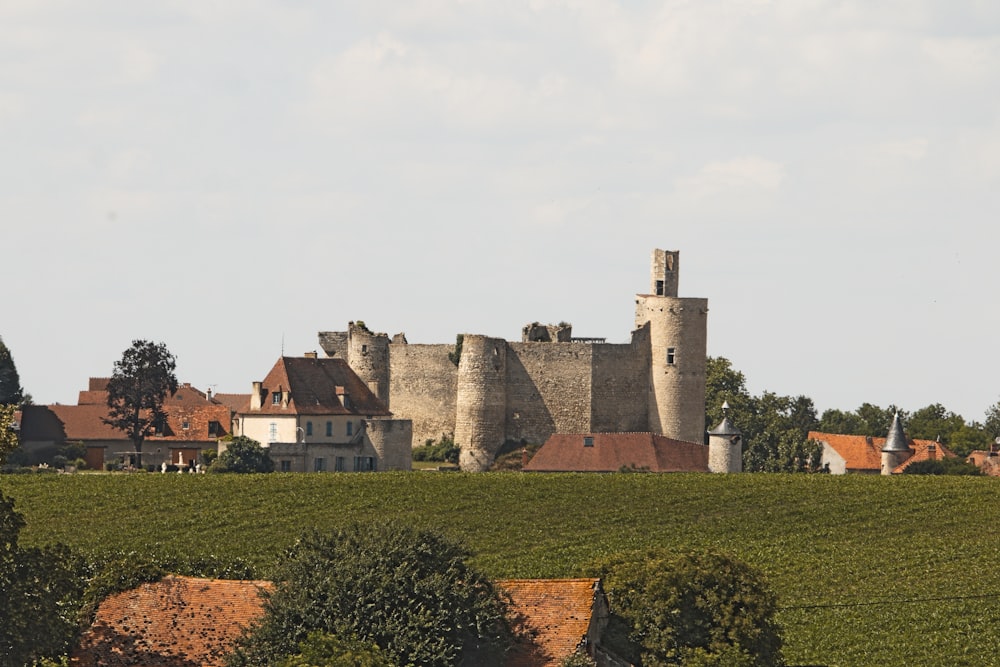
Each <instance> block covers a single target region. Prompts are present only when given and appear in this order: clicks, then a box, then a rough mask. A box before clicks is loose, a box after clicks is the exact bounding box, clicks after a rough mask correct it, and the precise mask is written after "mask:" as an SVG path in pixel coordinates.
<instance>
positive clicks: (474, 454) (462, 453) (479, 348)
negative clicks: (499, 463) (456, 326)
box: [455, 334, 507, 472]
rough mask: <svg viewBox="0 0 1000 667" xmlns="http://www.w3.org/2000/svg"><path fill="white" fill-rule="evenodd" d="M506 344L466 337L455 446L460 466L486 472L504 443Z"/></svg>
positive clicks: (467, 335)
mask: <svg viewBox="0 0 1000 667" xmlns="http://www.w3.org/2000/svg"><path fill="white" fill-rule="evenodd" d="M506 366H507V341H505V340H503V339H500V338H489V337H487V336H480V335H471V334H466V335H465V337H464V339H463V341H462V358H461V359H459V362H458V391H457V395H456V403H457V405H456V410H455V442H456V443H457V444H458V446H459V448H460V450H459V461H458V463H459V466H460V467H461V468H462V470H465V471H468V472H482V471H485V470H487V469H489V467H490V465H491V464H492V463H493V459H494V457H495V456H496V453H497V450H499V449H500V446H501V445H503V442H504V435H505V432H504V423H505V419H506V414H507V412H506V410H507V388H506V376H507V368H506Z"/></svg>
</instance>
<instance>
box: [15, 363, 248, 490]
mask: <svg viewBox="0 0 1000 667" xmlns="http://www.w3.org/2000/svg"><path fill="white" fill-rule="evenodd" d="M107 386H108V378H90V382H89V384H88V387H87V389H85V390H83V391H81V392H80V394H79V397H78V399H77V404H76V405H59V404H55V405H26V406H24V408H23V409H22V414H21V424H20V440H21V448H22V450H23V452H24V454H25V455H26V456H27V457H28V458H29V459H35V460H45V459H50V458H51V457H52V455H53V454H54V453H56V452H58V451H59V450H60V449H63V448H65V447H66V446H67V445H69V444H76V443H79V444H82V445H83V446H84V447H85V448H86V455H85V457H84V459H85V461H86V464H87V467H89V468H92V469H96V470H102V469H103V468H104V465H105V463H123V464H125V465H134V464H135V463H136V462H137V454H136V452H135V451H134V450H135V448H134V447H133V445H132V442H131V441H130V440H129V439H128V438H127V437H125V434H124V433H123V432H122V431H119V430H116V429H114V428H112V427H111V426H109V425H108V424H106V423H104V419H105V418H106V417H107V416H108V392H107ZM163 410H164V412H165V413H166V415H167V418H166V422H165V423H163V424H161V425H159V426H158V428H157V429H156V431H155V432H154V433H153V434H151V435H150V436H149V437H148V438H146V440H145V443H144V445H143V449H142V463H143V464H144V465H146V466H153V467H159V466H161V465H162V464H163V463H171V464H179V465H181V466H184V467H189V466H192V465H195V464H196V463H197V462H198V461H199V460H200V456H201V452H202V450H205V449H212V450H214V449H215V448H216V442H217V440H218V439H219V438H221V437H224V436H226V435H228V434H229V433H231V412H230V409H229V408H228V407H227V406H226V405H224V404H222V403H221V402H219V401H217V400H215V399H214V398H213V397H212V395H211V393H207V394H206V393H204V392H201V391H199V390H198V389H195V388H194V387H192V386H191V385H190V384H189V383H184V384H182V385H181V386H179V387H178V388H177V392H176V393H175V394H174V395H173V396H168V397H167V398H166V399H165V400H164V403H163Z"/></svg>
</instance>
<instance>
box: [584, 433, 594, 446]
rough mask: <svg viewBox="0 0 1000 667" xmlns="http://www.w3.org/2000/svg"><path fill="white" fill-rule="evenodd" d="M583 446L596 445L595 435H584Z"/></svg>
mask: <svg viewBox="0 0 1000 667" xmlns="http://www.w3.org/2000/svg"><path fill="white" fill-rule="evenodd" d="M583 446H584V447H593V446H594V437H593V436H590V435H585V436H583Z"/></svg>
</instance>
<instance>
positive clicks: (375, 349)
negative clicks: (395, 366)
mask: <svg viewBox="0 0 1000 667" xmlns="http://www.w3.org/2000/svg"><path fill="white" fill-rule="evenodd" d="M347 363H348V364H349V365H350V366H351V369H352V370H353V371H354V372H355V373H357V375H358V377H359V378H361V379H362V380H363V381H364V383H365V384H367V385H368V388H369V389H370V390H371V391H372V393H373V394H375V395H376V396H378V397H379V399H381V400H382V402H384V403H386V404H388V403H389V375H390V370H389V336H388V335H387V334H384V333H373V332H371V331H368V330H367V329H365V328H363V327H360V326H358V325H356V324H355V323H354V322H351V323H350V324H348V330H347ZM390 409H391V408H390Z"/></svg>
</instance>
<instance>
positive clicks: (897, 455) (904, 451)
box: [882, 412, 912, 475]
mask: <svg viewBox="0 0 1000 667" xmlns="http://www.w3.org/2000/svg"><path fill="white" fill-rule="evenodd" d="M911 455H912V452H911V451H910V443H908V442H907V441H906V434H905V433H903V424H902V423H901V422H900V421H899V413H898V412H897V413H896V414H894V415H893V416H892V425H891V426H889V437H887V438H886V439H885V445H883V446H882V474H883V475H891V474H892V471H893V470H895V469H896V468H897V467H898V466H899V465H900V464H902V463H903V462H904V461H906V460H907V459H908V458H910V456H911Z"/></svg>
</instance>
